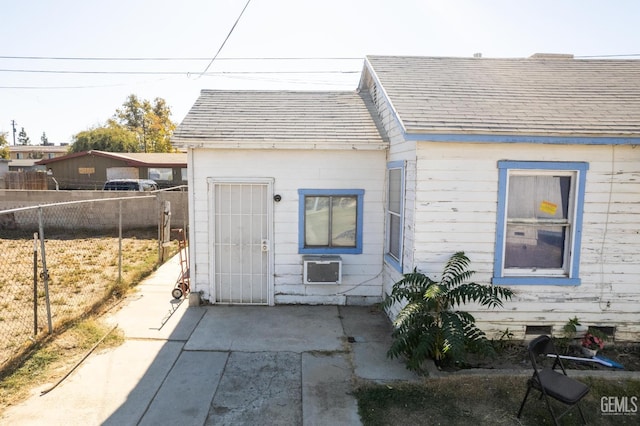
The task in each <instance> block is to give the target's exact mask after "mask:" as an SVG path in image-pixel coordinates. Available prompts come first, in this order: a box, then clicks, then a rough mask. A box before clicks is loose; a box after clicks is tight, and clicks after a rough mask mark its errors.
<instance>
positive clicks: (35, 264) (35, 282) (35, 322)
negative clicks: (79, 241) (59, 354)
mask: <svg viewBox="0 0 640 426" xmlns="http://www.w3.org/2000/svg"><path fill="white" fill-rule="evenodd" d="M37 335H38V233H37V232H34V233H33V337H36V336H37Z"/></svg>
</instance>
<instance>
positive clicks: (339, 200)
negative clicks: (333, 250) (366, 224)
mask: <svg viewBox="0 0 640 426" xmlns="http://www.w3.org/2000/svg"><path fill="white" fill-rule="evenodd" d="M331 200H332V203H331V206H332V208H331V245H332V246H333V247H355V246H356V219H357V215H358V201H357V199H356V197H355V196H343V197H331Z"/></svg>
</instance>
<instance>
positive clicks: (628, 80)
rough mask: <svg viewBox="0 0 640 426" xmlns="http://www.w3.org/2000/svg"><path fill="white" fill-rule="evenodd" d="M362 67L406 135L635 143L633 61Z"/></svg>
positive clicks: (637, 98) (455, 61) (380, 62)
mask: <svg viewBox="0 0 640 426" xmlns="http://www.w3.org/2000/svg"><path fill="white" fill-rule="evenodd" d="M367 61H368V64H369V65H370V69H372V70H373V74H374V76H375V78H376V79H377V80H378V81H379V83H380V85H381V86H382V88H383V90H384V91H385V93H386V94H387V97H388V98H389V99H390V100H391V103H392V105H393V108H394V109H395V110H396V112H397V115H398V117H399V119H400V121H401V122H402V124H403V126H404V128H405V130H406V132H407V133H410V134H411V133H417V134H420V133H431V134H434V133H442V134H457V133H467V134H503V135H504V134H509V135H511V134H513V135H522V134H525V135H542V136H584V137H590V136H594V137H600V136H616V137H640V61H639V60H585V59H573V58H572V57H571V56H569V57H568V58H567V57H562V56H557V57H555V58H544V57H541V58H536V57H532V58H526V59H490V58H434V57H388V56H368V57H367ZM363 81H364V80H363ZM361 84H362V83H361Z"/></svg>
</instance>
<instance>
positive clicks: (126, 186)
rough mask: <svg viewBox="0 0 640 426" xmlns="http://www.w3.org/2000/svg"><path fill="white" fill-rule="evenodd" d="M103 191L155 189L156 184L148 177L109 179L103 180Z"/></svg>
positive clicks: (156, 188) (156, 187)
mask: <svg viewBox="0 0 640 426" xmlns="http://www.w3.org/2000/svg"><path fill="white" fill-rule="evenodd" d="M102 189H103V190H104V191H157V190H158V184H157V183H156V181H154V180H150V179H111V180H108V181H106V182H105V184H104V187H103V188H102Z"/></svg>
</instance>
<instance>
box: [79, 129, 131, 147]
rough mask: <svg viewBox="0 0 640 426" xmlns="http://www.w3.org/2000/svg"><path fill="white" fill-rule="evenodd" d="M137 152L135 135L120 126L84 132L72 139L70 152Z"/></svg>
mask: <svg viewBox="0 0 640 426" xmlns="http://www.w3.org/2000/svg"><path fill="white" fill-rule="evenodd" d="M93 149H95V150H98V151H108V152H138V138H137V137H136V134H135V133H133V132H131V131H129V130H127V129H125V128H123V127H121V126H104V127H96V128H93V129H90V130H85V131H83V132H80V133H78V134H77V135H75V136H74V137H73V144H72V145H71V149H70V152H82V151H91V150H93Z"/></svg>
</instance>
